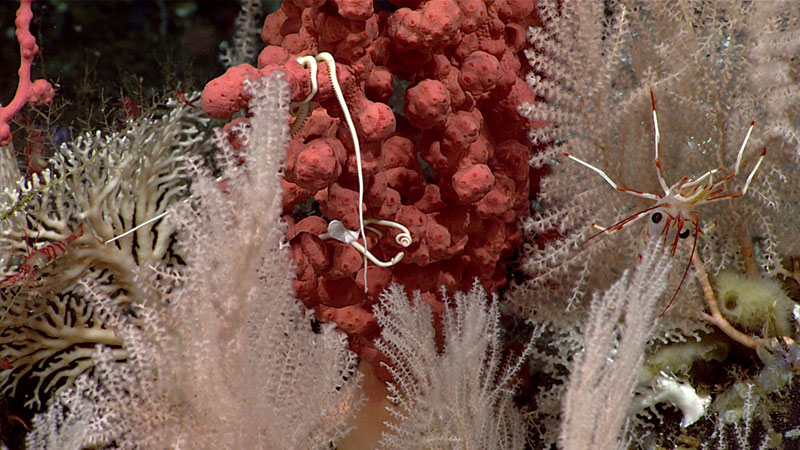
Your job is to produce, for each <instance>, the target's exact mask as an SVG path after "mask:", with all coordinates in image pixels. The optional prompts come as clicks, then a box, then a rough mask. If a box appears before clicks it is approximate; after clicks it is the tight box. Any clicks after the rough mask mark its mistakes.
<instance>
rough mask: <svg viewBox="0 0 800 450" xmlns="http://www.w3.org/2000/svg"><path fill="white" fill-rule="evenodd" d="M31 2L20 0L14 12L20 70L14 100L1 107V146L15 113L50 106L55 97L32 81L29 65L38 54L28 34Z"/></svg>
mask: <svg viewBox="0 0 800 450" xmlns="http://www.w3.org/2000/svg"><path fill="white" fill-rule="evenodd" d="M32 2H33V0H21V1H20V4H19V9H18V10H17V19H16V20H15V21H14V26H15V27H16V30H17V31H16V35H17V41H18V42H19V60H20V61H19V70H18V71H17V74H18V76H19V81H18V83H17V91H16V93H15V94H14V98H13V99H12V100H11V102H10V103H8V104H7V105H6V106H0V145H8V143H9V142H10V141H11V128H10V127H9V125H8V122H9V121H10V120H11V118H12V117H14V115H15V114H16V113H18V112H19V111H20V110H22V108H23V107H24V106H25V104H27V103H28V102H31V103H33V104H36V105H39V104H45V103H50V101H52V100H53V97H54V96H55V90H54V89H53V86H52V85H51V84H50V83H49V82H48V81H47V80H44V79H38V80H34V81H31V65H33V58H35V57H36V54H37V53H39V46H38V45H36V38H34V37H33V35H32V34H31V32H30V26H31V20H33V11H32V10H31V3H32Z"/></svg>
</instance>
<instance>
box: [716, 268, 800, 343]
mask: <svg viewBox="0 0 800 450" xmlns="http://www.w3.org/2000/svg"><path fill="white" fill-rule="evenodd" d="M716 283H717V293H718V300H717V302H718V303H719V309H720V311H721V312H722V315H723V316H725V318H726V319H728V321H729V322H730V323H731V324H733V325H734V326H735V327H736V328H738V329H740V330H741V331H744V332H748V333H751V334H760V333H762V332H763V335H764V337H768V336H774V335H775V334H776V332H777V333H778V334H780V335H782V336H790V335H793V334H794V328H793V326H792V324H793V322H792V320H791V319H792V307H793V306H794V304H795V303H794V302H793V301H792V300H791V299H790V298H789V297H788V296H787V295H786V293H785V292H784V291H783V288H782V287H781V285H780V283H778V282H777V281H776V280H773V279H769V278H760V277H759V278H752V277H746V276H744V275H740V274H738V273H735V272H730V271H724V272H720V274H719V275H718V276H717V278H716ZM773 305H774V306H773ZM770 314H772V315H773V317H774V318H775V326H774V327H773V326H772V325H771V324H770V320H771V319H770ZM775 328H777V330H775Z"/></svg>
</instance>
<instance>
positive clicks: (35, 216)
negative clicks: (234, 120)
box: [0, 94, 208, 409]
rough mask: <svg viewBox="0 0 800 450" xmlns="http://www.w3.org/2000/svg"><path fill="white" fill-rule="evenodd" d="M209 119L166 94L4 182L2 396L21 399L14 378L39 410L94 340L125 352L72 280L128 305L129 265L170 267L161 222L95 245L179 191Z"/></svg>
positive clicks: (170, 232)
mask: <svg viewBox="0 0 800 450" xmlns="http://www.w3.org/2000/svg"><path fill="white" fill-rule="evenodd" d="M195 95H198V94H195ZM193 99H194V98H193ZM207 122H208V119H207V118H204V117H202V116H201V113H200V112H199V111H196V110H195V109H193V108H191V107H189V106H186V105H184V104H179V103H177V102H175V101H172V102H170V104H168V105H167V109H166V111H161V112H160V114H155V113H154V114H153V115H149V116H147V117H143V118H141V119H139V120H136V121H128V122H126V123H125V124H124V128H123V129H122V130H119V131H111V132H107V133H101V132H99V131H98V132H95V133H86V134H83V135H81V136H78V137H77V138H76V139H74V140H72V141H71V142H68V143H65V144H63V145H62V146H61V148H60V149H58V151H57V152H56V154H55V156H54V157H53V158H52V161H51V164H50V169H47V170H45V171H44V173H43V174H42V177H41V178H39V177H38V176H36V175H34V176H33V179H32V180H31V181H30V182H23V181H19V182H18V183H17V185H14V186H5V187H4V188H5V189H4V191H3V192H1V193H0V205H2V206H0V207H2V211H3V216H4V220H3V221H2V223H0V262H2V270H3V273H4V274H5V275H6V276H5V277H4V278H3V281H2V286H0V298H2V300H3V314H2V316H0V324H2V325H1V326H0V358H2V357H7V358H8V359H9V360H10V361H13V364H14V368H13V370H7V371H5V372H3V373H2V374H1V375H0V384H2V386H3V390H2V392H3V393H4V394H7V395H12V396H18V395H21V394H22V393H20V392H18V386H20V385H21V384H24V385H26V386H28V389H29V388H30V387H31V386H32V387H33V390H32V392H30V393H29V395H28V398H27V400H26V406H27V407H29V408H32V409H38V408H41V407H42V406H43V400H44V399H46V395H44V394H48V395H49V394H51V393H52V392H53V391H54V390H55V389H57V388H58V387H60V386H62V385H64V384H68V383H70V382H71V381H72V380H73V379H74V378H75V377H76V376H78V375H79V374H81V373H83V372H84V371H86V370H87V369H89V368H91V367H92V365H93V362H92V359H91V353H92V350H91V349H92V347H94V345H96V344H103V345H107V346H111V347H113V348H114V351H113V354H114V355H115V357H116V358H118V359H122V358H124V357H125V355H126V354H125V352H124V351H122V350H121V348H120V347H119V346H120V344H121V340H120V339H119V338H118V337H117V336H115V335H114V333H113V331H111V330H110V329H109V328H108V327H107V324H105V323H103V321H102V320H100V319H99V318H98V317H97V314H96V311H94V308H93V307H92V305H91V302H89V301H87V300H86V299H85V298H84V297H83V295H84V294H83V292H82V291H81V290H79V289H75V286H76V285H75V283H76V281H77V280H78V279H80V278H81V277H84V276H88V277H89V278H91V279H93V280H94V281H95V283H96V284H97V289H98V290H100V291H102V292H104V293H105V294H106V295H109V296H111V297H113V298H114V299H115V300H114V301H115V304H116V305H117V307H119V308H122V309H126V308H127V307H128V306H129V305H130V303H131V302H132V301H134V300H138V299H141V298H142V297H143V291H142V290H141V287H140V285H139V283H137V282H136V281H135V280H134V273H135V272H136V270H137V269H138V267H140V266H147V265H152V264H156V263H164V264H173V265H174V264H177V262H178V261H179V258H180V256H179V255H178V254H177V253H176V249H175V245H174V244H175V236H176V229H175V224H174V223H172V222H169V221H166V220H160V221H157V222H154V223H150V224H148V225H147V226H144V227H142V228H139V229H138V230H137V231H136V232H135V233H133V234H131V235H128V236H126V237H123V238H122V239H119V240H117V241H115V242H114V243H113V244H108V245H106V244H104V242H105V241H106V240H108V239H110V238H112V237H114V236H117V235H120V234H122V233H124V232H125V231H127V230H129V229H131V228H133V227H135V226H137V225H138V224H141V223H143V222H145V221H146V220H147V219H150V218H151V217H154V216H157V215H158V214H160V213H162V212H164V211H167V209H168V208H169V207H170V206H171V205H173V204H174V203H175V202H177V201H178V200H180V199H182V198H185V197H186V196H187V195H188V192H187V186H188V183H189V177H188V176H187V172H186V168H187V165H186V163H187V161H188V158H189V157H190V155H192V154H193V153H197V152H198V150H199V149H200V148H201V147H202V145H204V142H205V140H206V139H205V136H204V130H205V127H206V124H207ZM17 175H18V178H19V179H21V177H20V176H19V174H17ZM8 181H9V180H5V181H4V182H8ZM72 238H76V239H74V240H72ZM29 247H30V248H29ZM48 248H49V249H51V250H52V251H47V249H48ZM37 252H39V253H40V254H41V256H42V258H41V259H37V260H36V261H35V265H34V266H30V265H29V267H27V268H25V267H24V265H23V264H21V263H20V261H23V262H27V261H26V258H25V256H26V255H34V256H35V254H36V253H37ZM45 256H46V257H45ZM28 269H30V270H28ZM26 270H28V271H27V272H26Z"/></svg>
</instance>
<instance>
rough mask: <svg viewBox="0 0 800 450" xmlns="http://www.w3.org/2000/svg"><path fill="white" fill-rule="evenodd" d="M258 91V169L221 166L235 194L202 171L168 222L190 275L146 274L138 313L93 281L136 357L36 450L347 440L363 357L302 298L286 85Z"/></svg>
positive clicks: (102, 369) (37, 437) (87, 386)
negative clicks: (291, 231) (293, 249)
mask: <svg viewBox="0 0 800 450" xmlns="http://www.w3.org/2000/svg"><path fill="white" fill-rule="evenodd" d="M250 89H251V90H252V100H251V102H250V111H251V112H252V114H253V116H252V118H251V127H250V132H249V135H248V136H247V139H246V146H247V155H248V156H247V160H246V162H245V163H244V164H242V165H239V164H237V162H234V161H232V160H229V159H226V158H225V157H224V156H223V157H222V161H220V165H221V167H222V177H223V179H224V180H225V182H226V185H225V189H224V190H223V189H221V188H220V186H219V183H218V180H217V179H214V178H213V177H211V176H210V175H209V174H207V173H205V171H204V170H203V169H202V168H201V167H200V166H199V165H196V166H194V169H193V170H192V172H191V173H192V177H193V178H192V186H191V190H192V197H191V201H190V202H181V203H179V204H178V205H175V206H174V207H173V208H172V209H171V213H170V216H169V217H168V218H167V220H173V221H174V222H175V223H176V224H177V227H178V228H179V230H180V232H179V233H180V234H179V241H180V246H181V248H182V254H183V256H184V261H185V267H182V268H181V269H180V270H178V271H176V270H173V269H170V268H169V267H167V266H165V265H158V266H152V267H148V268H142V270H140V271H139V275H140V278H139V279H138V282H139V283H140V285H141V286H142V288H141V289H142V290H143V291H144V292H145V294H146V295H145V297H143V298H142V299H141V301H138V302H136V303H135V304H134V305H132V310H133V313H132V315H126V314H120V313H119V312H118V310H115V309H114V308H107V306H108V305H109V304H113V301H112V300H111V299H110V298H109V297H108V296H106V295H105V294H103V293H102V292H94V288H93V287H92V285H91V284H87V285H88V286H89V288H90V289H91V290H92V291H93V292H92V294H91V297H92V298H93V299H94V300H95V301H96V302H97V304H98V307H99V308H100V309H101V310H103V311H109V312H108V316H109V318H108V319H107V322H108V323H111V324H112V325H114V326H115V329H116V330H117V331H118V333H119V334H120V336H121V337H122V338H123V340H124V347H125V349H126V350H127V352H128V353H129V355H130V357H129V360H128V361H127V362H126V363H119V362H116V361H114V360H113V358H110V357H109V354H108V351H107V350H103V351H101V352H100V356H98V361H99V362H98V370H96V371H95V372H94V374H92V375H89V374H87V375H84V376H83V377H84V378H82V379H81V381H80V382H79V383H77V384H76V385H75V388H73V389H71V390H68V391H65V393H64V394H62V395H61V396H59V398H58V399H57V401H56V402H55V403H54V405H53V407H52V408H51V409H50V410H49V411H48V412H47V413H46V414H43V415H41V416H39V417H38V418H37V419H36V422H35V431H34V432H33V433H31V434H30V435H29V437H28V445H29V446H30V447H31V448H64V447H63V446H60V445H54V446H48V445H49V444H50V443H53V442H58V439H59V438H58V437H59V436H68V437H73V438H74V440H73V442H75V443H76V446H75V447H74V448H81V446H86V445H97V444H106V445H108V444H111V443H114V444H115V445H118V446H120V447H123V448H266V449H272V448H286V449H327V448H330V446H331V445H335V443H336V442H337V441H338V440H339V439H340V438H341V437H343V436H344V435H346V434H347V432H348V430H349V428H348V425H347V424H348V423H349V422H350V420H351V419H352V417H353V415H354V414H355V413H356V412H357V411H358V409H359V407H360V404H361V400H360V395H359V391H358V386H359V380H360V374H359V373H358V372H357V371H356V363H357V358H356V356H355V354H354V353H352V352H350V351H349V350H348V349H347V343H346V337H345V335H344V334H342V333H339V332H337V331H336V330H334V329H333V327H332V326H323V327H322V328H321V329H320V330H318V332H315V331H314V329H313V327H312V320H311V319H312V316H311V314H310V313H308V312H304V311H303V309H302V306H301V304H300V303H299V302H298V301H297V300H296V299H295V297H294V295H293V294H292V270H291V265H290V263H289V255H288V250H287V246H286V245H285V242H284V239H285V237H284V233H285V224H283V223H282V221H281V218H280V213H281V188H280V177H279V173H280V168H281V165H282V161H283V157H284V155H285V151H286V147H287V143H288V123H287V117H288V116H287V114H288V112H287V108H288V89H287V84H286V82H285V81H284V80H282V79H281V77H280V76H279V75H277V74H276V73H273V74H271V75H269V76H268V77H265V78H264V79H262V80H257V81H253V82H252V83H251V85H250ZM115 311H116V312H115ZM132 317H137V318H138V319H140V320H138V321H136V322H139V323H138V324H137V323H134V322H135V321H133V320H132ZM108 411H114V412H115V413H114V414H107V412H108ZM100 422H104V424H103V426H102V427H100V428H98V426H97V424H99V423H100ZM53 436H56V438H54V437H53Z"/></svg>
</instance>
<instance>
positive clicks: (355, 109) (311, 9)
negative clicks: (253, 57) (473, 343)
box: [203, 0, 535, 359]
mask: <svg viewBox="0 0 800 450" xmlns="http://www.w3.org/2000/svg"><path fill="white" fill-rule="evenodd" d="M393 3H395V5H396V6H397V7H391V8H392V9H384V10H374V9H373V2H367V1H357V2H323V1H287V2H284V3H283V6H282V7H281V9H280V10H278V11H277V12H275V13H273V14H270V15H269V16H267V18H266V19H265V21H264V27H263V29H262V33H261V37H262V40H263V41H264V43H265V44H266V47H264V49H263V50H262V51H261V53H260V55H259V57H258V67H257V68H256V67H252V66H250V65H247V64H242V65H239V66H235V67H231V68H230V69H228V71H227V72H226V73H225V74H224V75H222V76H220V77H219V78H217V79H215V80H212V81H211V82H209V83H208V85H207V86H206V88H205V89H204V92H203V108H204V109H205V111H206V112H207V113H208V114H209V115H211V116H212V117H215V118H221V119H227V118H229V117H231V115H232V114H234V113H236V112H237V111H239V110H241V109H243V108H244V106H245V105H246V102H247V100H248V99H247V94H246V93H245V91H244V90H243V88H242V81H243V80H244V79H245V78H251V77H255V76H258V75H259V74H261V73H265V72H266V71H270V70H273V69H274V68H281V69H283V70H284V71H285V72H286V73H287V80H289V82H290V85H291V89H292V101H293V102H295V104H296V106H297V107H296V109H297V114H296V115H297V118H296V119H295V123H294V126H293V129H295V130H296V131H295V134H294V136H293V139H292V141H291V142H290V147H289V152H288V154H287V157H286V171H285V177H284V180H283V181H282V183H283V187H284V212H285V215H284V217H285V219H286V220H287V221H289V223H290V227H289V231H288V238H289V241H290V244H291V246H292V254H293V256H294V260H295V262H296V263H297V266H298V267H297V279H296V281H295V289H296V291H297V294H298V296H299V297H300V298H301V299H302V300H303V302H304V303H305V304H306V306H308V307H310V308H314V309H315V310H316V312H317V316H318V318H319V319H320V320H322V321H325V322H327V321H334V322H336V323H337V324H338V325H339V326H340V327H341V328H343V329H344V330H345V331H347V332H348V333H350V334H351V335H353V336H356V338H355V339H353V340H352V341H351V343H352V344H353V347H354V348H356V349H358V350H359V353H360V354H361V356H362V357H366V358H367V359H374V358H375V357H377V352H375V351H374V349H373V348H372V344H371V338H372V337H374V336H375V335H376V333H377V331H378V327H377V324H376V322H375V319H374V317H373V315H372V305H373V304H374V303H375V301H376V300H377V294H378V293H379V292H380V291H381V290H383V289H384V288H386V287H387V286H388V285H389V283H391V282H397V283H401V284H403V285H404V286H405V287H406V288H407V289H408V290H409V291H411V290H420V291H421V293H422V298H423V299H425V301H427V302H430V303H431V304H432V305H434V307H435V308H437V309H441V307H442V304H441V302H440V301H439V300H437V299H436V297H437V292H438V289H439V287H440V286H442V285H444V286H445V287H447V288H448V289H459V290H467V289H469V287H470V285H471V284H472V282H473V280H474V279H475V278H478V279H479V280H480V282H481V283H482V284H483V285H484V287H485V288H486V289H487V290H488V291H490V292H491V291H495V290H497V289H498V288H500V287H502V286H504V285H505V283H506V278H507V274H506V270H507V269H506V267H505V265H504V263H503V261H504V260H505V259H507V258H508V257H510V256H511V255H512V253H513V251H514V249H515V247H516V246H517V245H518V244H519V243H520V242H521V233H520V232H519V230H518V219H519V218H520V217H522V216H526V215H528V213H529V209H530V205H529V203H528V194H529V191H530V179H529V170H530V169H529V167H528V165H527V164H526V162H527V159H528V158H529V155H530V150H529V147H528V144H527V143H526V138H525V136H524V130H525V129H526V125H527V124H528V122H527V120H526V119H523V118H521V117H520V116H519V114H518V113H517V110H516V108H517V107H518V106H519V105H520V104H521V103H522V102H524V101H532V100H533V97H532V96H531V95H530V93H529V91H528V89H527V87H526V85H525V82H524V80H523V78H522V75H523V74H524V69H523V66H522V60H521V58H520V56H521V53H520V51H521V49H522V48H523V47H524V46H525V39H524V31H523V30H524V27H525V26H526V25H528V24H530V23H532V22H533V21H534V20H535V19H534V15H533V5H532V4H529V3H527V2H510V1H498V2H493V3H491V2H480V1H454V0H433V1H429V2H393ZM321 52H329V53H330V54H331V55H332V57H333V58H334V59H335V61H336V66H335V71H336V81H337V83H338V85H339V86H341V90H342V91H343V94H344V99H345V102H346V107H347V109H348V110H349V112H350V115H351V116H352V120H353V122H354V126H355V130H356V131H357V139H358V141H359V143H360V153H361V155H360V156H361V158H360V161H359V160H358V158H357V156H356V150H355V148H354V147H355V142H354V140H353V139H352V138H351V134H350V130H349V129H348V127H347V125H346V123H345V122H346V121H345V120H344V112H345V111H344V110H343V109H342V108H341V105H340V104H339V103H338V102H337V101H336V98H335V97H336V95H335V92H334V86H333V84H334V83H332V82H331V81H332V80H331V77H330V73H329V69H328V68H327V67H326V66H324V65H322V64H320V65H319V70H317V71H316V74H315V73H314V71H312V70H310V69H309V68H308V67H307V65H306V64H304V63H303V64H301V63H300V62H298V58H301V57H307V56H308V55H317V54H319V53H321ZM301 61H303V60H301ZM311 77H316V85H317V86H318V90H317V92H316V95H314V96H313V98H310V99H309V98H308V97H309V94H311V93H312V90H311V89H312V84H314V83H312V81H313V80H311ZM308 100H311V101H312V102H314V103H315V104H319V105H320V106H319V107H314V108H308V109H305V107H304V106H303V105H302V103H303V102H304V101H306V102H307V101H308ZM306 115H307V116H308V117H307V118H305V117H304V116H306ZM303 119H305V120H304V121H303ZM245 126H246V119H241V118H239V119H235V120H234V121H232V122H230V123H229V125H228V126H227V127H226V129H227V132H228V136H229V142H230V143H231V145H230V146H229V147H230V148H228V149H227V150H225V151H236V146H237V143H236V142H235V141H236V136H238V133H239V132H238V131H237V129H239V128H238V127H245ZM359 164H360V166H361V170H360V173H359V169H358V166H359ZM360 176H363V189H364V190H363V194H360V192H359V189H358V185H359V178H360ZM359 195H362V196H363V203H362V204H359ZM360 216H363V218H365V219H373V220H382V221H392V222H394V223H397V224H401V225H403V226H404V227H407V228H408V230H409V231H410V235H411V238H412V239H411V241H412V243H411V245H410V246H408V247H403V246H402V245H401V244H399V243H398V241H397V237H398V234H399V233H401V232H402V231H401V230H399V229H393V228H388V229H385V228H382V227H381V228H380V229H378V232H374V231H370V230H367V232H366V247H367V249H368V250H369V251H370V252H371V253H372V254H373V255H374V256H375V257H376V258H377V259H378V260H380V261H395V260H396V259H397V255H399V254H400V252H402V260H400V262H399V263H398V264H396V265H393V266H391V267H380V266H376V265H373V264H371V263H370V264H369V265H368V267H366V269H365V267H364V264H363V263H362V261H363V258H364V256H363V255H362V254H361V253H360V252H359V251H358V250H356V249H355V248H354V247H353V246H351V245H349V244H348V243H345V242H341V241H338V240H334V239H326V238H325V237H327V236H330V233H328V228H329V226H330V224H331V223H333V222H334V221H339V222H341V224H342V225H343V226H344V227H345V228H346V229H348V230H355V231H358V230H359V229H360V220H359V219H360ZM337 226H338V225H337ZM362 239H363V237H359V238H358V241H359V242H361V241H362ZM364 270H366V271H367V274H366V275H368V277H365V274H364ZM365 279H366V280H368V281H366V285H365V281H364V280H365ZM362 337H366V338H367V339H361V338H362Z"/></svg>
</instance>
